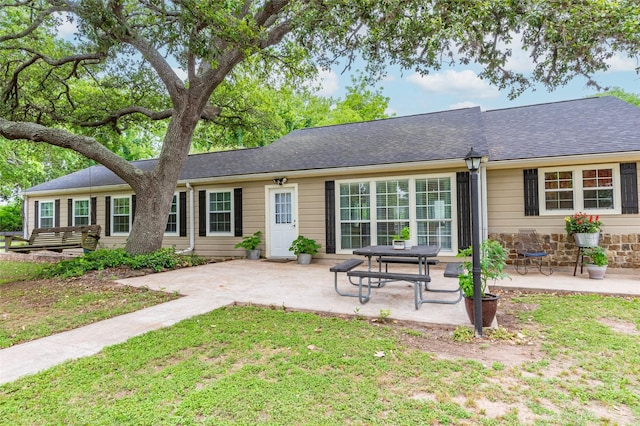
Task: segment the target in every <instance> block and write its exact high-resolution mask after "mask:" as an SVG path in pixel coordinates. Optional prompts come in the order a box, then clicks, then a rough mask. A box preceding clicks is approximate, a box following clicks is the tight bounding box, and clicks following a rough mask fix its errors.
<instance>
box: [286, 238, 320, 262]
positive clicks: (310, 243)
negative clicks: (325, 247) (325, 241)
mask: <svg viewBox="0 0 640 426" xmlns="http://www.w3.org/2000/svg"><path fill="white" fill-rule="evenodd" d="M319 249H320V244H318V243H317V242H316V240H314V239H311V238H307V237H305V236H303V235H299V236H298V238H296V239H295V240H293V242H292V243H291V247H289V250H290V251H292V252H293V254H295V255H296V256H297V257H298V263H299V264H300V265H308V264H309V263H311V257H312V256H313V255H314V254H318V250H319Z"/></svg>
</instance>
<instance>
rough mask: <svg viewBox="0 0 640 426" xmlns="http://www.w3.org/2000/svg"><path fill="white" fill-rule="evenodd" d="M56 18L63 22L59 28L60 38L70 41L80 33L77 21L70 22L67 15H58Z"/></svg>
mask: <svg viewBox="0 0 640 426" xmlns="http://www.w3.org/2000/svg"><path fill="white" fill-rule="evenodd" d="M55 17H56V18H58V19H60V21H61V23H60V25H59V26H58V37H61V38H69V39H70V38H72V37H73V35H74V34H75V33H76V32H77V31H78V26H77V25H76V21H75V20H73V21H70V20H69V17H68V16H67V14H66V13H59V14H56V16H55Z"/></svg>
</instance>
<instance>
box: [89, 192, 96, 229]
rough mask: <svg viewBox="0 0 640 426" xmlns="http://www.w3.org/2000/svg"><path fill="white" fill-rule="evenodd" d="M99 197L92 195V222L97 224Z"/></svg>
mask: <svg viewBox="0 0 640 426" xmlns="http://www.w3.org/2000/svg"><path fill="white" fill-rule="evenodd" d="M97 209H98V197H91V211H90V212H89V213H90V214H91V224H92V225H96V224H97V223H98V210H97Z"/></svg>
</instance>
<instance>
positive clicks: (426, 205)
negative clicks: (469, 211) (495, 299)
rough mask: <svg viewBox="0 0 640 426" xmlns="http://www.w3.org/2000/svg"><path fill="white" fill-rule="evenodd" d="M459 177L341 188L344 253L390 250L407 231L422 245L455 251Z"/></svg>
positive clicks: (339, 201)
mask: <svg viewBox="0 0 640 426" xmlns="http://www.w3.org/2000/svg"><path fill="white" fill-rule="evenodd" d="M453 179H454V175H451V174H447V175H441V176H434V177H430V176H429V177H416V178H402V179H393V178H392V179H380V180H371V181H353V182H338V188H339V191H338V194H337V206H338V217H337V220H338V222H339V225H338V232H339V235H338V239H337V241H338V242H339V245H338V247H337V248H338V249H339V250H351V249H355V248H360V247H365V246H368V245H389V244H391V242H392V239H393V237H394V236H395V235H398V234H399V233H400V231H401V230H402V228H404V227H405V226H408V227H409V228H410V229H411V234H412V237H413V238H412V240H413V242H414V243H416V242H417V243H418V244H420V245H437V246H439V247H440V250H441V251H453V250H454V249H455V247H454V245H455V241H454V238H453V234H452V230H453V229H455V226H454V223H453V211H454V206H453V200H454V199H455V193H454V190H453V187H452V182H453Z"/></svg>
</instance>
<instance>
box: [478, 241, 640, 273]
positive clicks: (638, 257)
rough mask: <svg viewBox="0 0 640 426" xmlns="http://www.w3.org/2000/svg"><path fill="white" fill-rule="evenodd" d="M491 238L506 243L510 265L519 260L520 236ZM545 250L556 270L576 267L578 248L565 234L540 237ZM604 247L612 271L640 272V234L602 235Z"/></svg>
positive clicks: (601, 244) (602, 245) (601, 242)
mask: <svg viewBox="0 0 640 426" xmlns="http://www.w3.org/2000/svg"><path fill="white" fill-rule="evenodd" d="M489 238H491V239H494V240H498V241H501V242H502V245H503V246H504V247H505V248H506V249H507V250H508V251H509V263H513V261H514V260H515V258H516V243H517V241H518V234H489ZM538 239H539V240H540V242H541V243H542V246H543V248H544V250H545V251H546V252H547V253H549V254H550V256H551V265H552V266H556V267H558V266H574V265H575V262H576V256H577V255H578V248H577V247H576V244H575V242H574V240H573V237H569V236H567V234H566V233H562V234H538ZM600 246H601V247H603V248H604V249H605V250H607V257H608V258H609V267H611V268H640V234H623V235H620V234H615V235H612V234H606V233H602V234H601V235H600Z"/></svg>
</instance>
